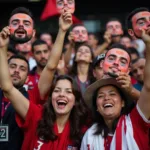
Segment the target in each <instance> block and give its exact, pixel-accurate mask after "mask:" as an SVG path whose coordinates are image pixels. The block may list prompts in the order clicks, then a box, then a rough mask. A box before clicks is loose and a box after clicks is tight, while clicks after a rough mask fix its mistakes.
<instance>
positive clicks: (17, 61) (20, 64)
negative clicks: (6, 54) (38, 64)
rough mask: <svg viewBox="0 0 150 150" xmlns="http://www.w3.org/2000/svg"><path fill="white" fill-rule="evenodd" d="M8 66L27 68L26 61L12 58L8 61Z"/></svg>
mask: <svg viewBox="0 0 150 150" xmlns="http://www.w3.org/2000/svg"><path fill="white" fill-rule="evenodd" d="M9 64H16V65H18V66H24V67H28V64H27V62H26V61H24V60H22V59H19V58H13V59H11V60H10V62H9Z"/></svg>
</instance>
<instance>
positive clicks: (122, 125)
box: [80, 115, 139, 150]
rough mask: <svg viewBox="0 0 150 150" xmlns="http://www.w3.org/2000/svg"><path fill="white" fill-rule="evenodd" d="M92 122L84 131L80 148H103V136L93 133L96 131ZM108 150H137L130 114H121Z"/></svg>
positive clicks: (97, 149)
mask: <svg viewBox="0 0 150 150" xmlns="http://www.w3.org/2000/svg"><path fill="white" fill-rule="evenodd" d="M96 126H97V125H96V124H94V125H93V126H92V127H91V128H90V129H88V131H87V132H86V133H85V135H84V137H83V140H82V144H81V149H80V150H105V147H104V138H103V137H102V136H101V135H94V133H95V131H96ZM110 150H139V148H138V145H137V143H136V141H135V139H134V137H133V128H132V123H131V120H130V116H129V115H128V116H121V118H120V119H119V122H118V124H117V127H116V131H115V133H114V136H113V139H112V142H111V145H110Z"/></svg>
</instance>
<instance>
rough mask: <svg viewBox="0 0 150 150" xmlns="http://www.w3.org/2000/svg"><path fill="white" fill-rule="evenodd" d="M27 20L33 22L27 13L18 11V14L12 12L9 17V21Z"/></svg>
mask: <svg viewBox="0 0 150 150" xmlns="http://www.w3.org/2000/svg"><path fill="white" fill-rule="evenodd" d="M16 19H18V20H28V21H30V22H33V20H32V18H31V17H30V16H29V15H27V14H24V13H18V14H14V15H13V16H12V17H11V18H10V22H11V21H13V20H16Z"/></svg>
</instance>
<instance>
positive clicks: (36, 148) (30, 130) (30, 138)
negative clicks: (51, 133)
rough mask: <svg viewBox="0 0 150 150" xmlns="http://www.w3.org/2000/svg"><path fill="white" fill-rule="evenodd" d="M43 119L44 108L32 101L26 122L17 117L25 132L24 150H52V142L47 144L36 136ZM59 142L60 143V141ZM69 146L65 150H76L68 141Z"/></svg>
mask: <svg viewBox="0 0 150 150" xmlns="http://www.w3.org/2000/svg"><path fill="white" fill-rule="evenodd" d="M41 117H42V106H41V105H35V104H33V103H32V101H31V102H30V106H29V110H28V112H27V116H26V120H25V121H24V120H22V119H21V118H20V117H19V116H18V115H16V121H17V124H18V126H19V127H21V128H22V129H23V131H24V142H23V145H22V150H50V149H51V143H52V142H51V141H50V142H47V143H46V142H44V141H43V140H42V139H40V138H38V137H37V135H36V129H37V124H38V121H39V120H40V119H41ZM64 130H65V129H64ZM64 130H63V133H64ZM63 133H61V134H63ZM61 134H58V137H60V136H61ZM68 136H69V135H68ZM67 138H68V137H67ZM58 139H59V138H58ZM60 139H61V137H60ZM54 142H55V141H54ZM57 142H58V143H59V141H57ZM60 142H61V141H60ZM67 145H68V146H67V147H66V148H65V150H67V149H68V150H69V149H70V148H74V149H76V147H75V146H74V145H73V142H72V141H71V140H67Z"/></svg>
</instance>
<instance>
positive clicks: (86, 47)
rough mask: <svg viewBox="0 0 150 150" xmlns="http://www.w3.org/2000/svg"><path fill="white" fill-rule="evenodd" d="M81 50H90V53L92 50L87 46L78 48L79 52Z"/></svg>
mask: <svg viewBox="0 0 150 150" xmlns="http://www.w3.org/2000/svg"><path fill="white" fill-rule="evenodd" d="M79 49H88V50H89V51H90V48H89V47H88V46H86V45H82V46H80V47H79V48H78V50H79Z"/></svg>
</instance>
